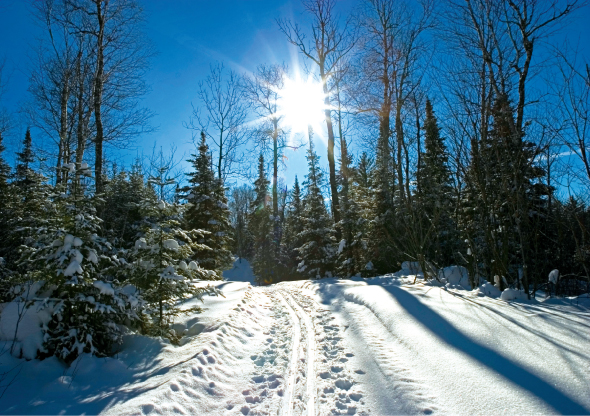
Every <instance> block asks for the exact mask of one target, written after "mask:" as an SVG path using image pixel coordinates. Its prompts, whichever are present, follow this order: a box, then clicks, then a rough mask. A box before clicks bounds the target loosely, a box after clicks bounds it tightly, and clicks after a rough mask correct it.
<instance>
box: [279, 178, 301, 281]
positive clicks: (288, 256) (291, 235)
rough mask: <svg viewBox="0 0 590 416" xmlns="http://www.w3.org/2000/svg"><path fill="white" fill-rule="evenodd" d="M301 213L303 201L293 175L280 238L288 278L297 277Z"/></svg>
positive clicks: (296, 180) (297, 182) (297, 181)
mask: <svg viewBox="0 0 590 416" xmlns="http://www.w3.org/2000/svg"><path fill="white" fill-rule="evenodd" d="M302 215H303V201H302V195H301V188H300V187H299V180H298V179H297V176H295V184H294V185H293V190H292V191H291V195H290V200H289V203H288V205H287V212H286V215H285V231H284V234H283V239H282V240H281V246H282V253H283V257H284V262H285V269H286V270H285V274H286V275H287V276H288V278H290V279H295V278H296V277H297V264H298V263H299V262H298V260H297V259H298V256H299V253H298V252H297V248H298V247H300V246H301V242H300V241H299V237H298V236H299V234H301V232H302V231H303V224H302V222H301V216H302Z"/></svg>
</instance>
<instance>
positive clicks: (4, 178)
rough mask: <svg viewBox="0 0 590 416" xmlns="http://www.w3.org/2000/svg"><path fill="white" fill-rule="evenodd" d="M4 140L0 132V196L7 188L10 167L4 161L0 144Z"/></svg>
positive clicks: (0, 201) (2, 148)
mask: <svg viewBox="0 0 590 416" xmlns="http://www.w3.org/2000/svg"><path fill="white" fill-rule="evenodd" d="M3 140H4V138H3V137H2V132H1V131H0V194H2V195H3V194H5V193H6V192H7V188H8V179H9V177H10V166H8V163H6V161H5V160H4V155H3V153H4V151H5V150H6V148H5V147H4V144H3V143H2V142H3ZM3 203H4V201H2V200H0V207H1V206H2V205H1V204H3Z"/></svg>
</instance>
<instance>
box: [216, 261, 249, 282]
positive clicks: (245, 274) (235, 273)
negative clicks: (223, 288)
mask: <svg viewBox="0 0 590 416" xmlns="http://www.w3.org/2000/svg"><path fill="white" fill-rule="evenodd" d="M223 278H224V279H225V280H229V281H232V282H248V283H250V284H251V285H253V286H254V285H255V284H256V280H255V279H256V278H255V276H254V272H253V271H252V267H250V263H249V262H248V260H246V259H244V258H242V259H238V258H236V260H235V262H234V266H233V267H232V268H231V269H229V270H225V271H224V272H223Z"/></svg>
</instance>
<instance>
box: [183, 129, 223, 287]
mask: <svg viewBox="0 0 590 416" xmlns="http://www.w3.org/2000/svg"><path fill="white" fill-rule="evenodd" d="M189 161H190V162H191V163H192V165H193V168H194V171H193V172H191V173H189V174H188V176H189V183H190V185H189V186H188V187H187V188H186V189H185V191H186V192H187V193H188V194H187V197H186V198H187V200H188V203H189V206H188V208H187V210H186V212H185V213H184V226H185V228H186V229H187V230H193V229H198V230H203V231H205V233H204V234H203V237H202V238H201V239H200V240H199V241H198V242H199V243H200V244H203V245H205V246H207V247H209V248H210V249H211V250H204V251H200V252H199V251H197V252H195V253H194V255H193V260H195V261H197V263H198V264H199V265H200V266H201V267H203V268H204V269H208V270H214V271H215V272H216V273H217V275H218V277H219V278H220V279H221V274H222V273H223V271H224V270H227V269H229V268H230V267H231V265H232V264H233V256H232V253H231V251H230V248H231V246H232V240H231V225H230V222H229V208H228V206H227V198H226V196H225V189H224V187H223V183H222V182H221V179H216V178H215V174H214V172H213V170H212V168H211V156H210V154H209V147H208V146H207V143H206V140H205V134H204V133H201V144H200V146H199V154H198V155H193V159H191V160H189Z"/></svg>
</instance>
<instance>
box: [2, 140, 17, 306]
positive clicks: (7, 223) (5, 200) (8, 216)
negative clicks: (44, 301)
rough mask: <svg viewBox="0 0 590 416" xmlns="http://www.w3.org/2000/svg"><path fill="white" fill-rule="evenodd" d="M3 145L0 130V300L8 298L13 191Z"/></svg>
mask: <svg viewBox="0 0 590 416" xmlns="http://www.w3.org/2000/svg"><path fill="white" fill-rule="evenodd" d="M4 150H6V149H5V147H4V145H3V144H2V132H0V259H1V260H0V300H1V301H7V300H9V299H8V298H7V297H6V295H8V290H9V284H8V279H9V276H10V274H11V270H10V269H11V268H10V266H9V265H8V264H7V259H6V256H7V254H8V253H9V252H10V251H11V247H9V246H8V244H7V242H8V241H9V240H10V236H11V234H12V232H13V231H14V230H13V228H12V226H11V223H13V221H12V210H13V202H14V201H13V197H12V196H13V193H12V192H11V187H10V185H9V183H8V179H9V177H10V167H9V166H8V164H7V163H6V162H5V161H4V158H3V155H2V153H3V152H4Z"/></svg>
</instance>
